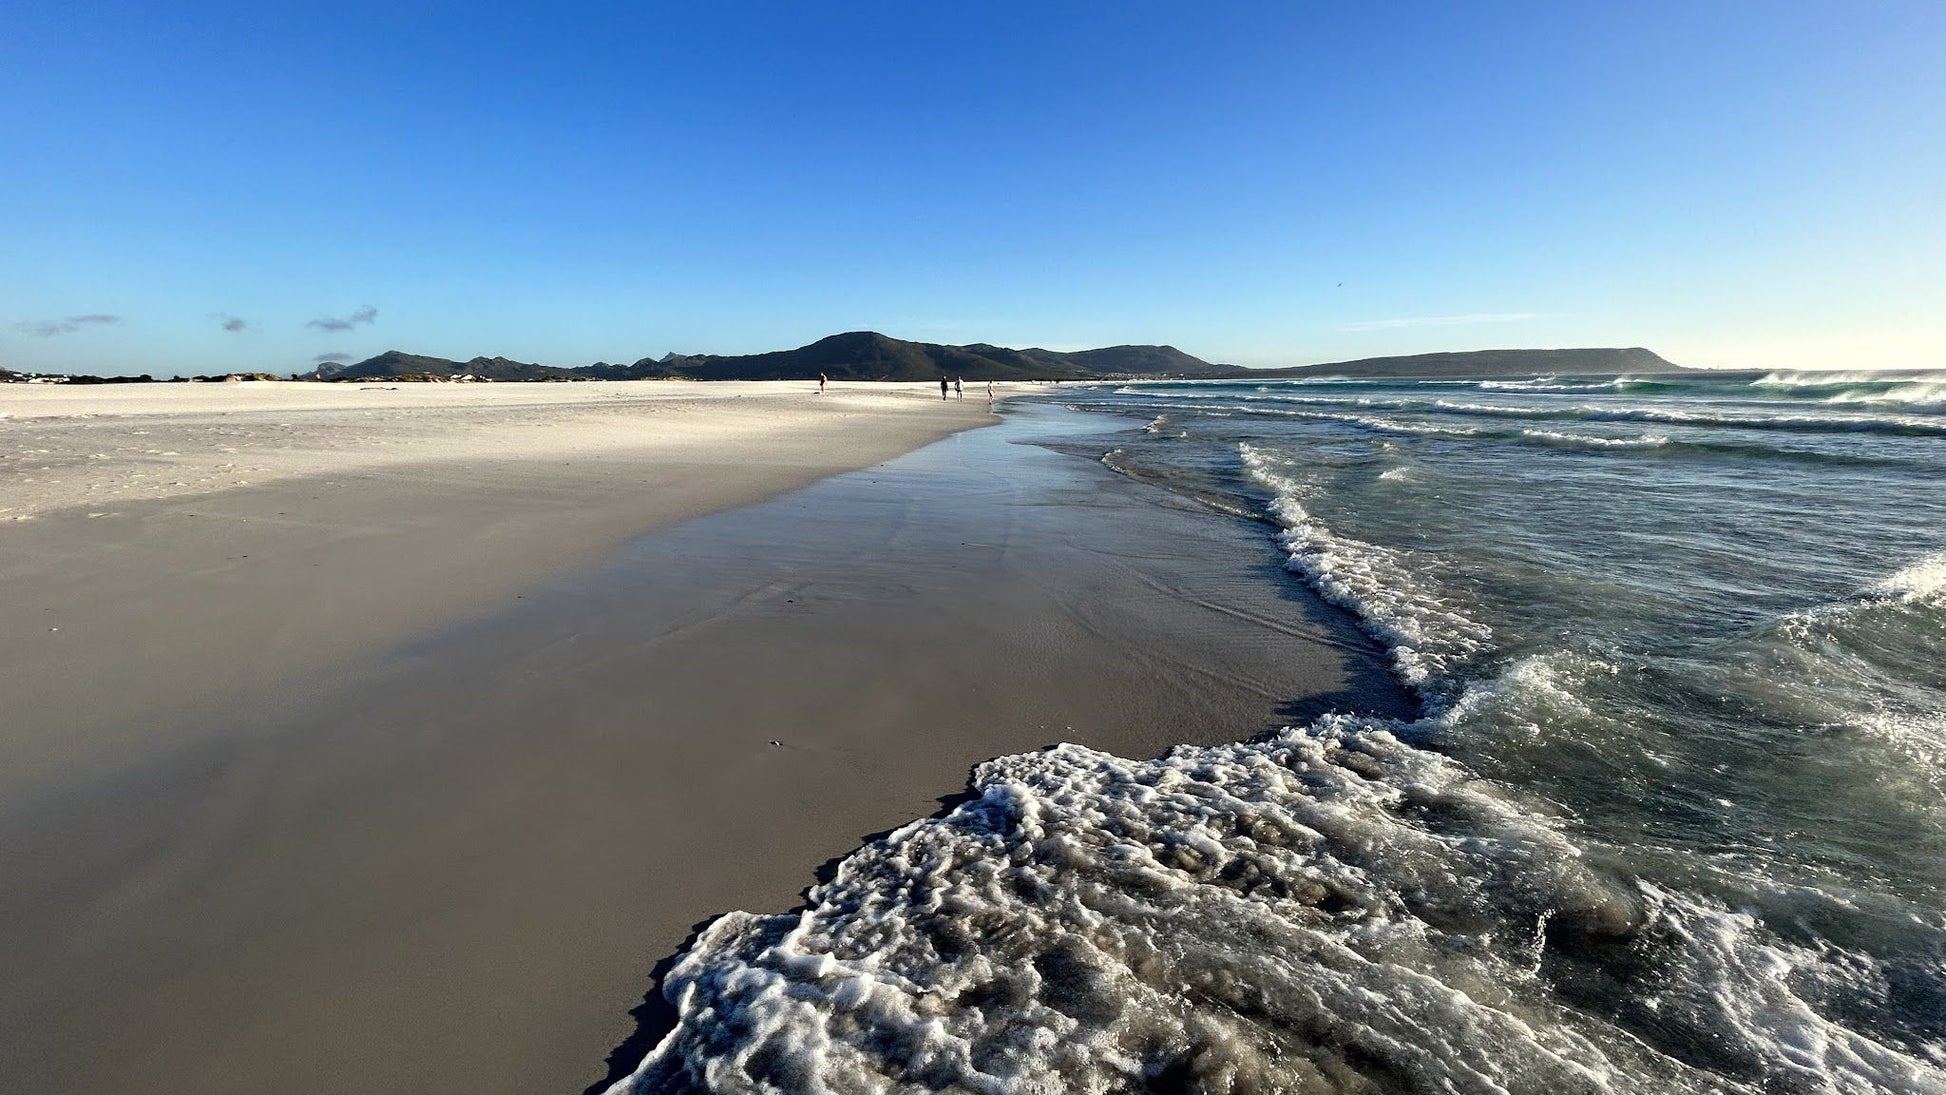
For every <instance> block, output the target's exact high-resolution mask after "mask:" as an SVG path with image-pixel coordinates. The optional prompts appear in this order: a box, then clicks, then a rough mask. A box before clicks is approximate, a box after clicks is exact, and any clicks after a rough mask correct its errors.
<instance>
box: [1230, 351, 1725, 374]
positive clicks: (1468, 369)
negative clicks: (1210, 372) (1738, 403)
mask: <svg viewBox="0 0 1946 1095" xmlns="http://www.w3.org/2000/svg"><path fill="white" fill-rule="evenodd" d="M1696 371H1697V370H1695V369H1685V368H1683V367H1682V366H1681V365H1677V364H1674V363H1672V362H1670V361H1667V360H1665V359H1664V358H1663V357H1662V356H1661V355H1659V354H1657V353H1655V352H1654V351H1652V350H1645V349H1643V348H1642V347H1640V346H1629V347H1626V348H1621V349H1615V348H1582V349H1564V350H1468V351H1465V352H1460V353H1439V354H1410V355H1407V356H1404V357H1365V358H1359V359H1358V360H1356V361H1336V362H1331V363H1329V364H1325V365H1300V366H1298V367H1296V368H1293V369H1253V370H1251V373H1250V375H1251V376H1261V377H1286V378H1289V377H1305V376H1455V377H1461V376H1463V377H1496V376H1534V375H1535V374H1537V373H1690V372H1696Z"/></svg>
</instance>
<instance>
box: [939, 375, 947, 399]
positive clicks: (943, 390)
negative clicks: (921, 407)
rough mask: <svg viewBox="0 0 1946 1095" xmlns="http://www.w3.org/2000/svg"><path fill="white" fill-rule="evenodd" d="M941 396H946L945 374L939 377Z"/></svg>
mask: <svg viewBox="0 0 1946 1095" xmlns="http://www.w3.org/2000/svg"><path fill="white" fill-rule="evenodd" d="M939 398H941V399H944V398H946V378H945V377H943V376H942V377H940V378H939Z"/></svg>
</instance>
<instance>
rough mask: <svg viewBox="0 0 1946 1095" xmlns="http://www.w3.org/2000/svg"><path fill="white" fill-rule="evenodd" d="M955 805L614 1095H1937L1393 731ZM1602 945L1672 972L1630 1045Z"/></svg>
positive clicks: (1039, 782) (1064, 754)
mask: <svg viewBox="0 0 1946 1095" xmlns="http://www.w3.org/2000/svg"><path fill="white" fill-rule="evenodd" d="M974 785H975V791H976V794H977V798H976V799H974V800H973V801H971V802H968V803H966V804H964V805H962V806H960V807H958V808H957V809H955V810H954V811H952V812H951V813H950V814H947V815H946V816H944V817H941V818H935V819H929V820H925V821H919V822H915V823H913V824H911V825H908V826H906V827H905V828H903V829H900V830H899V831H897V832H895V833H893V834H891V835H890V836H888V837H886V838H885V839H883V840H881V841H879V842H877V843H875V844H873V845H870V846H868V847H866V848H864V849H862V850H861V851H859V852H857V853H855V854H854V855H852V856H851V857H850V858H849V859H847V860H846V861H845V862H844V863H843V864H842V865H841V866H840V867H839V869H838V871H837V874H836V877H835V878H834V879H833V880H832V881H831V882H830V883H827V884H826V885H824V886H821V887H819V888H817V889H816V890H814V891H813V892H812V894H811V898H810V902H809V904H808V906H807V908H806V909H805V910H804V911H802V912H800V913H797V914H790V915H782V916H752V915H749V914H744V913H733V914H730V915H728V916H725V917H723V918H721V919H720V920H718V921H717V922H716V923H714V924H713V925H711V926H710V927H709V928H708V929H706V930H705V931H704V932H703V933H702V935H701V936H700V938H699V939H698V940H697V942H696V944H695V945H694V946H693V947H692V948H691V950H690V951H689V953H687V954H686V955H685V956H684V957H683V958H682V959H681V960H680V961H679V962H678V963H677V964H676V966H675V968H674V969H673V970H672V971H671V973H670V974H669V975H668V978H667V980H666V983H665V984H666V992H667V993H668V995H669V997H670V999H671V1000H672V1001H673V1002H674V1003H675V1004H676V1007H677V1010H678V1013H679V1016H680V1023H679V1025H678V1026H677V1027H676V1029H675V1030H674V1031H672V1032H671V1033H670V1034H669V1035H668V1037H666V1038H665V1039H664V1040H663V1042H662V1043H661V1044H660V1045H659V1046H658V1047H657V1048H656V1049H655V1050H654V1051H653V1052H652V1053H651V1054H650V1055H649V1057H648V1058H647V1059H646V1060H645V1061H644V1063H643V1064H642V1066H641V1067H640V1069H638V1070H637V1072H636V1073H635V1074H634V1075H633V1076H631V1077H630V1078H629V1079H627V1080H625V1081H623V1082H622V1083H621V1084H619V1085H617V1086H616V1088H615V1089H614V1091H615V1092H616V1093H617V1095H624V1093H626V1095H647V1093H650V1092H658V1093H659V1092H665V1091H678V1090H683V1089H686V1088H687V1089H706V1090H710V1091H718V1092H806V1093H834V1095H835V1093H840V1092H844V1093H849V1092H894V1091H898V1092H903V1091H922V1090H956V1091H968V1092H992V1093H1002V1092H1007V1093H1011V1092H1048V1093H1053V1092H1085V1093H1104V1095H1105V1093H1108V1092H1121V1091H1131V1090H1137V1091H1139V1090H1158V1089H1166V1090H1198V1091H1236V1092H1363V1091H1392V1090H1413V1091H1448V1092H1494V1093H1502V1095H1505V1093H1513V1092H1521V1093H1535V1095H1539V1093H1555V1092H1585V1093H1594V1092H1612V1091H1676V1090H1681V1091H1754V1090H1759V1089H1762V1088H1766V1087H1771V1088H1774V1089H1779V1090H1785V1089H1788V1090H1801V1091H1830V1092H1839V1091H1844V1092H1853V1091H1857V1092H1893V1091H1898V1092H1918V1091H1938V1090H1946V1080H1942V1077H1941V1075H1940V1073H1939V1072H1938V1071H1937V1070H1935V1069H1933V1068H1931V1067H1929V1066H1927V1065H1926V1064H1924V1063H1922V1062H1919V1061H1916V1060H1914V1059H1912V1058H1909V1057H1906V1056H1904V1055H1901V1054H1900V1053H1898V1052H1896V1051H1894V1050H1892V1049H1890V1048H1888V1047H1885V1046H1882V1045H1880V1044H1878V1043H1876V1042H1873V1041H1872V1040H1870V1039H1868V1038H1865V1037H1863V1036H1861V1035H1858V1034H1856V1033H1854V1032H1852V1031H1850V1030H1847V1029H1845V1028H1843V1027H1841V1026H1838V1025H1837V1024H1834V1023H1832V1022H1831V1021H1830V1020H1829V1019H1827V1018H1826V1017H1825V1016H1823V1015H1821V1014H1820V1013H1819V1012H1818V1011H1817V1010H1816V1009H1815V1008H1814V1007H1813V1006H1812V1005H1811V1003H1809V1002H1807V1001H1806V1000H1805V999H1804V998H1802V997H1801V996H1800V995H1798V993H1797V992H1796V991H1794V986H1796V985H1797V984H1798V983H1799V982H1801V981H1802V980H1803V979H1804V978H1805V977H1807V976H1812V975H1821V976H1825V977H1830V976H1832V975H1833V974H1832V973H1831V972H1830V970H1831V968H1832V963H1830V962H1829V961H1827V960H1826V958H1825V956H1823V955H1819V954H1816V953H1809V952H1798V951H1793V950H1792V949H1791V948H1788V947H1785V946H1783V945H1782V944H1779V943H1778V942H1777V941H1776V940H1774V939H1772V938H1770V937H1768V936H1767V934H1766V933H1765V932H1764V931H1763V929H1762V928H1761V926H1760V925H1758V924H1757V923H1756V922H1755V921H1753V920H1752V919H1751V918H1750V917H1748V916H1745V915H1742V914H1737V913H1733V912H1730V911H1728V910H1723V909H1718V908H1712V907H1709V906H1707V905H1703V904H1700V903H1697V902H1694V901H1691V900H1688V899H1684V898H1681V897H1678V896H1676V895H1672V894H1668V893H1664V892H1662V891H1659V890H1657V889H1655V888H1654V887H1649V886H1645V885H1641V884H1637V883H1631V882H1628V881H1626V880H1622V879H1619V878H1616V877H1613V876H1611V875H1609V874H1607V873H1605V872H1603V871H1602V870H1600V869H1597V868H1595V867H1592V866H1590V865H1589V863H1588V861H1587V858H1586V857H1585V856H1584V855H1583V854H1582V851H1581V849H1579V848H1577V847H1576V846H1575V845H1574V844H1573V843H1572V842H1571V841H1570V840H1568V839H1567V838H1566V837H1564V836H1563V835H1562V833H1561V832H1560V831H1559V829H1558V827H1557V826H1556V824H1555V823H1553V822H1551V821H1550V820H1549V819H1548V818H1547V816H1546V815H1545V814H1543V813H1538V812H1535V811H1533V810H1530V809H1528V808H1526V807H1524V806H1523V805H1522V804H1521V803H1520V802H1519V801H1517V800H1516V799H1514V798H1511V797H1509V794H1508V792H1506V791H1505V790H1504V789H1501V788H1499V787H1497V786H1495V785H1493V784H1490V783H1487V782H1484V781H1481V780H1478V779H1476V778H1474V777H1472V776H1470V775H1469V774H1468V773H1467V772H1465V770H1464V769H1462V768H1461V767H1460V766H1459V765H1457V764H1456V763H1454V762H1452V761H1450V760H1447V759H1445V758H1443V757H1440V756H1438V755H1436V754H1433V753H1430V752H1426V751H1424V750H1420V749H1415V748H1413V747H1411V746H1408V745H1406V744H1404V743H1403V742H1401V741H1400V740H1399V739H1398V738H1397V737H1396V736H1394V735H1393V734H1392V733H1390V732H1389V731H1387V730H1386V729H1385V728H1384V727H1383V726H1382V725H1381V724H1376V723H1370V722H1361V721H1359V720H1352V719H1344V718H1327V719H1325V720H1323V721H1322V722H1321V723H1320V724H1318V725H1317V726H1316V727H1313V728H1312V729H1310V730H1308V731H1286V732H1285V733H1283V734H1282V735H1280V736H1278V737H1276V738H1274V739H1271V740H1268V741H1263V742H1256V743H1239V744H1235V745H1228V746H1218V747H1214V748H1207V749H1197V748H1189V747H1183V748H1179V749H1177V750H1175V751H1174V752H1172V753H1170V754H1169V755H1168V756H1167V757H1164V758H1161V759H1159V760H1155V761H1148V762H1136V761H1128V760H1123V759H1121V758H1117V757H1113V756H1109V755H1107V754H1103V753H1099V752H1095V751H1092V750H1088V749H1083V748H1080V747H1078V746H1071V745H1067V746H1060V747H1057V748H1055V749H1051V750H1048V751H1045V752H1041V753H1034V754H1026V755H1021V756H1014V757H1006V758H1002V759H999V760H995V761H992V762H989V763H987V764H985V765H982V766H981V767H980V769H979V770H978V772H977V773H976V774H975V779H974ZM1631 939H1636V940H1642V941H1644V942H1642V943H1633V944H1624V942H1623V941H1625V940H1631ZM1650 940H1654V942H1648V941H1650ZM1618 945H1631V946H1641V945H1647V946H1651V947H1653V948H1656V949H1659V950H1661V951H1664V952H1667V957H1668V959H1669V961H1668V963H1667V966H1668V968H1669V969H1670V970H1671V971H1673V976H1667V977H1663V978H1659V979H1658V980H1657V981H1656V982H1654V983H1651V984H1646V985H1642V986H1638V988H1637V990H1636V991H1637V992H1639V993H1640V994H1642V998H1640V999H1638V1000H1636V1001H1635V1003H1636V1004H1637V1005H1639V1006H1638V1008H1637V1014H1639V1015H1642V1016H1646V1017H1648V1020H1649V1021H1646V1022H1637V1023H1626V1020H1624V1022H1625V1024H1626V1025H1625V1026H1624V1027H1616V1026H1611V1025H1610V1024H1609V1023H1608V1022H1606V1021H1604V1020H1602V1019H1598V1018H1595V1017H1594V1016H1592V1015H1590V1014H1588V1013H1587V1012H1584V1011H1581V1010H1578V1009H1575V1008H1571V1007H1568V1006H1566V1005H1565V1004H1564V1003H1563V1002H1562V1001H1561V1000H1560V999H1559V998H1557V996H1556V995H1555V992H1554V990H1553V987H1552V983H1551V977H1552V976H1554V974H1555V973H1556V972H1559V971H1558V970H1557V967H1558V966H1559V964H1560V963H1563V962H1566V963H1570V964H1571V963H1572V962H1573V961H1574V960H1575V959H1574V954H1575V953H1577V952H1578V951H1579V950H1585V949H1586V948H1590V947H1593V948H1600V947H1604V946H1618ZM1557 947H1561V948H1565V950H1563V951H1562V952H1561V953H1560V954H1556V953H1555V948H1557ZM1677 1048H1679V1049H1680V1050H1681V1051H1682V1055H1683V1057H1685V1058H1687V1060H1683V1059H1679V1058H1678V1056H1677V1055H1675V1054H1674V1053H1672V1052H1668V1050H1670V1049H1677ZM1699 1065H1700V1066H1702V1067H1698V1066H1699ZM1730 1066H1733V1067H1734V1071H1736V1072H1738V1073H1742V1074H1744V1075H1746V1076H1748V1077H1749V1081H1750V1082H1749V1083H1748V1084H1746V1083H1743V1082H1739V1081H1735V1080H1725V1079H1723V1078H1722V1076H1721V1075H1718V1074H1716V1073H1713V1072H1712V1071H1710V1070H1709V1069H1710V1068H1712V1067H1715V1068H1718V1069H1728V1068H1729V1067H1730Z"/></svg>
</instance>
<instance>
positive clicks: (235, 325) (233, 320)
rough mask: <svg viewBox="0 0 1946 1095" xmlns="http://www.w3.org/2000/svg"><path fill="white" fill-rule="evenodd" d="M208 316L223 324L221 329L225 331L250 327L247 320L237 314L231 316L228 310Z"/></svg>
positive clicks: (244, 329) (243, 329) (242, 329)
mask: <svg viewBox="0 0 1946 1095" xmlns="http://www.w3.org/2000/svg"><path fill="white" fill-rule="evenodd" d="M210 318H212V319H215V320H216V321H218V322H220V323H221V324H223V329H224V330H225V331H247V330H249V329H250V321H249V320H246V319H243V318H240V317H238V316H233V315H231V314H230V313H228V312H218V313H216V315H214V316H212V317H210Z"/></svg>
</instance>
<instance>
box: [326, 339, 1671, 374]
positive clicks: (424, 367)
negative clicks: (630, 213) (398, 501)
mask: <svg viewBox="0 0 1946 1095" xmlns="http://www.w3.org/2000/svg"><path fill="white" fill-rule="evenodd" d="M1683 371H1686V370H1684V369H1683V368H1682V367H1681V366H1678V365H1673V364H1671V363H1669V362H1668V361H1665V360H1664V359H1663V358H1661V357H1660V356H1658V355H1656V354H1654V353H1652V352H1650V351H1648V350H1645V349H1642V348H1641V347H1639V346H1636V347H1629V348H1625V349H1564V350H1478V351H1471V352H1466V353H1441V354H1417V355H1412V356H1408V357H1379V358H1362V359H1360V360H1357V361H1341V362H1333V363H1329V364H1324V365H1305V366H1299V367H1297V368H1290V369H1246V368H1244V367H1243V366H1241V365H1221V364H1216V363H1213V362H1208V361H1204V360H1203V359H1201V358H1199V357H1195V356H1193V355H1190V354H1186V353H1184V352H1183V351H1181V350H1178V349H1176V348H1175V347H1174V346H1107V347H1103V348H1101V349H1098V350H1076V351H1060V350H1044V349H1039V348H1032V349H1026V350H1015V349H1009V348H1008V347H1005V346H993V345H989V344H987V343H984V342H976V343H973V344H971V345H967V346H946V345H941V344H938V343H931V342H908V341H906V340H904V339H897V338H892V337H890V336H888V335H882V334H879V333H878V332H876V331H849V332H846V333H844V334H838V335H831V336H829V337H827V338H821V339H819V340H818V341H816V342H813V343H811V344H810V345H808V346H800V347H798V348H797V349H795V350H776V351H772V352H770V353H763V354H743V355H736V356H724V355H720V354H668V355H665V356H663V357H660V358H649V357H645V358H642V359H641V360H640V361H637V362H635V363H634V364H632V365H613V364H609V363H608V362H605V361H598V362H596V363H595V364H593V365H583V366H578V367H573V368H569V367H564V366H558V365H538V364H534V363H531V362H524V361H512V360H509V359H507V358H504V357H476V358H473V359H472V360H470V361H451V360H448V359H446V358H439V357H426V356H423V355H420V354H409V353H406V352H404V351H402V350H387V351H386V352H384V353H382V354H379V355H378V356H376V357H371V358H367V359H365V360H364V361H360V362H357V363H355V364H328V365H322V366H319V367H318V369H317V370H316V371H315V372H313V373H311V374H309V375H308V376H307V377H304V378H303V379H311V380H379V379H404V378H414V379H442V380H443V379H447V378H451V377H464V376H470V377H473V378H476V379H479V380H502V381H506V380H815V379H817V377H818V374H820V373H823V374H825V375H827V376H829V377H830V378H831V379H833V380H906V381H934V380H938V379H940V378H942V377H959V378H962V379H965V380H974V381H979V380H1121V379H1152V380H1159V379H1188V380H1223V379H1276V378H1292V377H1305V376H1531V375H1533V374H1535V373H1548V372H1553V373H1623V372H1631V373H1668V372H1683Z"/></svg>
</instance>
